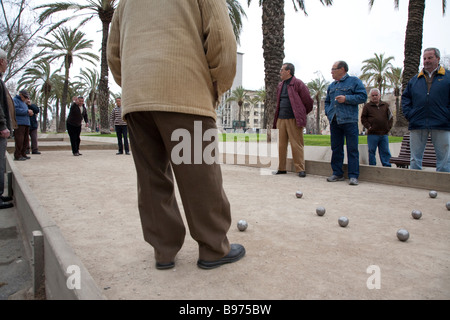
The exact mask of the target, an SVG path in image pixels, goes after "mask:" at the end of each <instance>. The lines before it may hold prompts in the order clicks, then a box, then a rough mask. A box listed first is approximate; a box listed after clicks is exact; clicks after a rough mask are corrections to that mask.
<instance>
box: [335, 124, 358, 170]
mask: <svg viewBox="0 0 450 320" xmlns="http://www.w3.org/2000/svg"><path fill="white" fill-rule="evenodd" d="M330 133H331V137H330V139H331V150H332V155H331V168H332V169H333V174H334V175H336V176H343V175H344V170H343V165H344V143H347V159H348V177H349V178H358V177H359V150H358V143H359V142H358V123H357V122H355V123H343V124H338V123H337V121H336V120H335V119H333V121H332V122H331V124H330Z"/></svg>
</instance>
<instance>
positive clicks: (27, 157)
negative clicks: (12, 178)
mask: <svg viewBox="0 0 450 320" xmlns="http://www.w3.org/2000/svg"><path fill="white" fill-rule="evenodd" d="M22 158H25V159H26V160H28V159H31V157H29V156H24V157H22Z"/></svg>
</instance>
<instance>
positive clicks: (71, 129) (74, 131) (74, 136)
mask: <svg viewBox="0 0 450 320" xmlns="http://www.w3.org/2000/svg"><path fill="white" fill-rule="evenodd" d="M66 125H67V133H68V134H69V137H70V145H71V146H72V153H73V154H75V153H78V151H79V150H80V142H81V139H80V134H81V126H79V127H77V126H73V125H71V124H69V123H66Z"/></svg>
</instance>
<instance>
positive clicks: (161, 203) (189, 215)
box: [126, 112, 231, 263]
mask: <svg viewBox="0 0 450 320" xmlns="http://www.w3.org/2000/svg"><path fill="white" fill-rule="evenodd" d="M126 117H127V123H128V128H129V130H130V143H131V148H132V151H133V159H134V163H135V166H136V172H137V182H138V207H139V213H140V217H141V224H142V229H143V234H144V239H145V240H146V241H147V242H148V243H150V244H151V245H152V246H153V248H154V250H155V259H156V261H158V262H160V263H167V262H171V261H174V259H175V256H176V254H177V252H178V251H179V250H180V249H181V247H182V245H183V242H184V238H185V234H186V230H185V226H184V223H183V219H182V217H181V214H180V210H179V208H178V204H177V199H176V197H175V190H174V178H173V175H172V170H173V173H174V174H175V178H176V182H177V186H178V190H179V193H180V196H181V201H182V203H183V208H184V213H185V215H186V221H187V223H188V226H189V231H190V234H191V236H192V238H194V239H195V240H196V241H197V243H198V245H199V259H202V260H206V261H213V260H218V259H220V258H222V257H224V256H225V255H227V254H228V253H229V251H230V244H229V242H228V238H227V232H228V230H229V228H230V225H231V213H230V204H229V202H228V199H227V196H226V195H225V191H224V189H223V185H222V172H221V169H220V165H219V164H218V163H217V162H213V163H212V164H207V163H206V162H205V160H207V161H208V159H206V157H204V156H200V159H199V154H200V153H202V154H203V152H205V153H207V150H209V149H206V147H207V146H209V145H211V144H213V143H214V144H215V145H216V146H217V145H218V141H217V139H216V140H214V142H211V141H210V140H211V139H210V140H209V141H202V140H203V139H202V137H204V133H205V131H206V130H208V129H213V130H217V127H216V122H215V121H214V119H212V118H210V117H203V116H195V115H188V114H182V113H175V112H132V113H130V114H128V115H127V116H126ZM199 124H200V125H201V127H202V131H201V132H199V130H198V125H199ZM175 130H177V131H176V132H175ZM209 132H211V131H209ZM174 133H181V134H184V135H187V136H188V137H186V136H185V137H184V138H182V139H178V138H175V140H176V141H172V135H173V134H174ZM194 133H195V134H194ZM200 135H201V136H200ZM196 136H200V138H199V139H200V140H201V141H197V140H198V139H197V140H195V141H194V138H195V137H196ZM216 137H217V135H216ZM186 138H187V139H186ZM181 140H183V141H182V142H183V143H184V144H182V142H180V141H181ZM205 140H207V139H205ZM187 141H189V142H188V143H187V146H186V148H185V149H183V151H182V152H183V154H184V155H186V153H189V154H190V155H191V159H194V158H196V160H197V161H194V160H192V161H182V162H180V161H179V160H180V157H179V156H180V153H181V151H180V145H181V144H182V145H185V144H186V142H187ZM175 147H176V148H175ZM174 148H175V149H174ZM216 150H217V152H218V148H217V149H216ZM217 156H218V155H217ZM174 162H176V163H179V164H175V163H174ZM187 162H189V163H187ZM208 162H209V161H208ZM196 163H200V164H196Z"/></svg>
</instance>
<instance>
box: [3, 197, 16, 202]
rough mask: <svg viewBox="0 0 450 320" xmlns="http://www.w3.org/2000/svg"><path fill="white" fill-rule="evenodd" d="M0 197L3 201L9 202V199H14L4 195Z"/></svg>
mask: <svg viewBox="0 0 450 320" xmlns="http://www.w3.org/2000/svg"><path fill="white" fill-rule="evenodd" d="M0 199H1V200H2V201H3V202H8V201H12V200H13V198H12V197H4V196H0Z"/></svg>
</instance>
